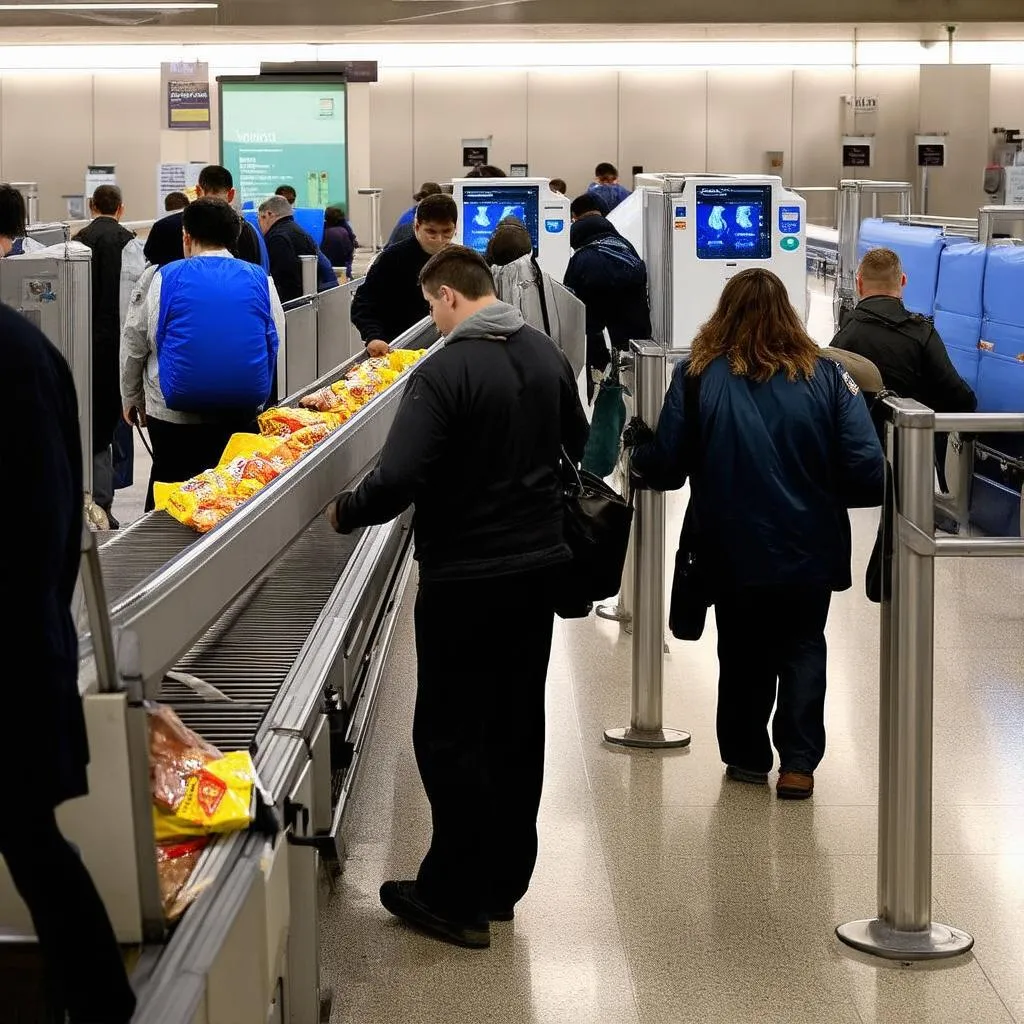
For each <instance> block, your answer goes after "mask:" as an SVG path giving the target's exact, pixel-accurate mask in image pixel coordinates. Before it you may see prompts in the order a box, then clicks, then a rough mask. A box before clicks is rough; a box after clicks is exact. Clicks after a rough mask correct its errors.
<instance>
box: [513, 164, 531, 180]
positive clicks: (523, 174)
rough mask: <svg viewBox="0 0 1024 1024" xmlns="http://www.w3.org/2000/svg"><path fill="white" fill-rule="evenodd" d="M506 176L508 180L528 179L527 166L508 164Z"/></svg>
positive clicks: (528, 171) (528, 168) (528, 169)
mask: <svg viewBox="0 0 1024 1024" xmlns="http://www.w3.org/2000/svg"><path fill="white" fill-rule="evenodd" d="M508 176H509V177H510V178H528V177H529V176H530V165H529V164H509V166H508Z"/></svg>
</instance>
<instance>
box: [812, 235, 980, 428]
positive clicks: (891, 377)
mask: <svg viewBox="0 0 1024 1024" xmlns="http://www.w3.org/2000/svg"><path fill="white" fill-rule="evenodd" d="M906 283H907V277H906V275H905V274H904V273H903V268H902V267H901V266H900V258H899V256H897V255H896V253H894V252H893V251H892V250H891V249H872V250H871V251H870V252H868V253H866V254H865V256H864V258H863V259H862V260H861V261H860V266H859V267H858V269H857V292H858V294H859V295H860V302H859V303H858V304H857V307H856V308H855V309H854V310H852V312H851V313H850V314H849V316H848V317H847V320H846V323H845V324H844V325H843V327H842V328H841V330H840V331H839V333H838V334H837V335H836V336H835V338H833V339H832V347H833V348H839V349H845V350H846V351H848V352H856V353H857V354H858V355H861V356H864V358H865V359H870V360H871V362H873V363H874V364H875V366H877V367H878V372H879V373H881V375H882V382H883V383H884V384H885V387H886V388H887V389H888V390H889V391H894V392H895V393H896V394H897V395H900V396H901V397H902V398H913V399H915V400H916V401H918V402H921V403H922V404H923V405H927V406H928V407H929V408H930V409H934V410H935V411H936V412H974V410H975V408H976V407H977V404H978V400H977V398H976V397H975V394H974V392H973V391H972V390H971V388H970V386H969V385H968V384H967V382H966V381H965V380H964V379H963V378H962V377H961V376H960V374H959V373H957V372H956V369H955V368H954V366H953V363H952V362H951V361H950V358H949V353H948V352H947V351H946V346H945V345H944V344H943V343H942V339H941V338H940V337H939V333H938V331H936V330H935V325H934V324H933V323H932V321H931V319H930V318H928V317H924V316H919V315H918V314H917V313H911V312H909V311H908V310H907V307H906V306H904V305H903V301H902V299H903V289H904V287H905V286H906Z"/></svg>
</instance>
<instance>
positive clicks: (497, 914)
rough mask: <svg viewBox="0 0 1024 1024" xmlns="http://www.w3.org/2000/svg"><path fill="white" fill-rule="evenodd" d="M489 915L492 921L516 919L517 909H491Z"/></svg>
mask: <svg viewBox="0 0 1024 1024" xmlns="http://www.w3.org/2000/svg"><path fill="white" fill-rule="evenodd" d="M487 916H488V917H489V918H490V919H491V920H492V921H514V920H515V919H516V911H515V907H502V908H501V909H500V910H489V911H488V912H487Z"/></svg>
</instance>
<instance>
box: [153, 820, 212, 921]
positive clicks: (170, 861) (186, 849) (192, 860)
mask: <svg viewBox="0 0 1024 1024" xmlns="http://www.w3.org/2000/svg"><path fill="white" fill-rule="evenodd" d="M208 842H209V839H207V837H206V836H200V837H198V838H197V839H181V840H171V841H169V842H166V843H157V845H156V872H157V878H158V879H159V882H160V902H161V903H162V904H163V908H164V917H165V918H166V920H167V922H168V923H169V924H170V923H171V922H173V921H177V920H178V918H179V917H181V915H182V914H184V913H185V911H186V910H187V909H188V907H189V905H190V904H191V903H193V902H194V901H195V899H196V897H198V896H199V894H200V893H201V892H202V890H203V888H205V887H204V886H202V885H199V886H195V885H193V886H188V880H189V878H190V877H191V875H192V872H193V871H195V868H196V864H198V863H199V857H200V854H202V852H203V850H204V849H205V848H206V844H207V843H208Z"/></svg>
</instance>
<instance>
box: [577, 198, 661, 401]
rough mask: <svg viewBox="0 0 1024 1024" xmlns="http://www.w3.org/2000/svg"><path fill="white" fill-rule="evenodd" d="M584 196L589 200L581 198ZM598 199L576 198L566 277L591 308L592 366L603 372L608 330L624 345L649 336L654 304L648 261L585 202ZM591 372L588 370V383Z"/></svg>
mask: <svg viewBox="0 0 1024 1024" xmlns="http://www.w3.org/2000/svg"><path fill="white" fill-rule="evenodd" d="M583 198H586V200H587V201H588V202H587V203H583V202H581V200H582V199H583ZM596 205H598V200H597V198H596V197H595V196H592V195H587V196H586V197H578V198H577V199H575V200H573V204H572V209H573V217H574V220H573V225H572V227H571V228H570V229H569V244H570V245H571V246H572V248H573V254H572V256H571V258H570V259H569V265H568V266H567V267H566V269H565V278H564V281H563V283H564V284H565V287H566V288H568V289H569V291H571V292H572V293H573V294H574V295H575V296H576V298H578V299H579V300H580V302H582V303H583V305H584V306H586V308H587V367H588V370H589V371H594V370H597V371H599V372H603V371H604V370H605V369H607V367H608V364H609V363H610V362H611V355H610V353H609V352H608V346H607V344H606V343H605V340H604V332H605V330H606V329H607V331H608V337H609V338H610V339H611V343H612V345H613V347H614V348H616V349H618V350H619V351H622V352H624V351H626V350H627V349H628V348H629V343H630V341H634V340H636V341H639V340H643V339H646V338H650V336H651V306H650V301H649V299H648V296H647V267H646V266H645V265H644V261H643V260H642V259H641V258H640V256H639V254H638V253H637V251H636V249H634V248H633V246H632V245H631V244H630V243H629V242H628V241H627V240H626V239H625V238H623V237H622V235H620V234H619V233H618V231H617V230H616V229H615V227H614V225H613V224H612V223H611V222H610V221H609V220H607V219H606V218H605V217H604V216H602V215H601V214H600V213H598V212H596V211H595V210H593V209H591V208H587V207H589V206H596ZM591 376H592V373H588V374H587V385H588V387H589V388H592V387H593V381H592V380H591Z"/></svg>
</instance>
